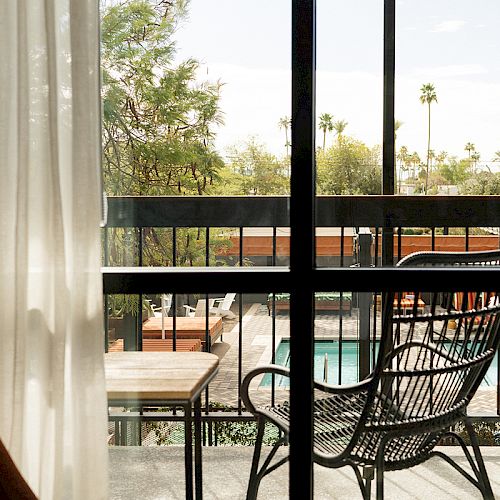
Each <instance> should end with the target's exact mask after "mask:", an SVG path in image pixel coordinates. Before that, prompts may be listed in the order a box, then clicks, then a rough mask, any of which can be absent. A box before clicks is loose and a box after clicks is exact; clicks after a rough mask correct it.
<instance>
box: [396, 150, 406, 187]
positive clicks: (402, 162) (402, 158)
mask: <svg viewBox="0 0 500 500" xmlns="http://www.w3.org/2000/svg"><path fill="white" fill-rule="evenodd" d="M396 159H397V160H398V161H399V183H398V193H401V183H402V180H403V172H407V171H408V163H407V162H408V148H407V147H406V146H401V147H400V148H399V153H398V154H397V156H396Z"/></svg>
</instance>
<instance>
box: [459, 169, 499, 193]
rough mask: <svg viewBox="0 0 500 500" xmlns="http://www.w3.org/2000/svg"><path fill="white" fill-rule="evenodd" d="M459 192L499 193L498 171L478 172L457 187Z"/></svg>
mask: <svg viewBox="0 0 500 500" xmlns="http://www.w3.org/2000/svg"><path fill="white" fill-rule="evenodd" d="M459 190H460V193H461V194H475V195H500V173H492V172H478V173H476V174H475V175H473V176H471V177H469V178H468V179H467V180H465V182H463V183H462V184H461V185H460V187H459Z"/></svg>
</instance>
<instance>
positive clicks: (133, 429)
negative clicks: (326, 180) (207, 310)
mask: <svg viewBox="0 0 500 500" xmlns="http://www.w3.org/2000/svg"><path fill="white" fill-rule="evenodd" d="M463 201H464V199H463V197H432V198H425V199H424V198H422V197H392V198H391V197H375V196H373V197H321V198H318V200H317V228H318V229H317V250H318V251H317V266H318V267H325V268H331V271H332V273H333V272H335V273H336V275H337V276H338V280H336V281H335V285H332V283H329V284H328V285H327V287H326V288H325V289H324V290H335V291H337V292H338V293H340V292H342V294H343V295H341V297H342V298H340V301H341V302H340V305H339V307H337V308H336V310H333V311H332V310H330V311H328V310H327V311H321V305H320V306H319V307H318V302H317V309H318V310H317V312H316V320H315V338H316V339H317V340H322V341H329V342H330V343H332V341H333V342H334V343H336V346H337V349H336V350H335V351H334V354H333V355H332V354H331V353H330V356H329V357H328V364H329V368H328V367H327V368H328V369H327V370H326V371H325V363H327V361H326V359H325V358H322V359H319V363H320V366H319V368H318V373H319V377H320V378H321V377H323V380H324V379H325V378H328V377H330V378H329V379H328V381H329V382H333V383H349V382H353V381H355V380H356V379H361V378H363V377H364V376H366V375H367V374H368V373H369V371H370V369H371V367H372V366H373V362H374V359H375V352H376V344H377V340H378V338H379V335H380V331H381V325H380V303H379V301H378V300H377V294H376V292H377V291H378V290H377V288H379V290H381V289H382V288H383V286H385V287H386V288H387V287H390V286H393V287H394V288H395V289H404V286H405V281H404V280H405V278H402V279H401V280H402V281H400V282H397V281H394V276H395V275H391V274H390V269H389V270H388V269H386V268H382V267H381V264H382V261H383V260H384V259H386V261H387V258H388V257H387V254H388V253H389V258H391V259H392V260H393V262H397V261H398V260H399V259H400V258H402V257H403V256H405V255H407V254H408V253H411V252H413V251H416V250H426V249H427V250H438V249H439V250H450V251H458V250H485V249H493V248H498V235H497V234H494V233H493V232H492V231H491V230H488V231H487V230H482V231H481V230H478V229H476V228H483V227H487V228H492V227H499V226H500V210H499V205H500V200H497V199H496V198H494V197H470V198H467V204H464V203H463ZM257 207H259V208H258V209H257ZM287 207H288V199H287V198H285V197H264V198H258V197H246V198H245V197H241V198H237V197H235V198H217V199H215V198H209V197H182V198H170V197H152V198H147V197H141V198H111V199H110V200H109V220H108V228H107V229H106V230H105V232H108V233H109V232H110V231H111V228H117V227H119V228H127V231H128V240H127V241H128V243H127V244H128V245H129V248H128V255H129V257H128V258H129V263H131V264H132V267H117V268H114V267H109V266H105V268H104V289H105V292H106V293H107V294H117V293H128V294H136V295H139V296H141V297H142V298H143V299H144V298H145V297H147V298H149V299H150V300H156V301H158V298H159V296H158V294H161V293H167V292H172V290H169V288H168V282H169V281H168V279H169V276H171V274H172V273H174V274H176V275H177V274H180V275H183V276H184V279H183V285H182V287H181V288H182V289H181V288H178V289H177V292H178V295H177V300H179V299H180V298H181V297H182V298H186V297H187V298H188V300H197V298H200V297H205V298H210V297H212V296H214V293H215V292H217V293H216V295H219V296H220V295H221V293H223V292H227V291H230V290H219V289H218V288H217V285H216V283H217V279H218V276H221V275H222V274H225V275H228V274H229V276H230V275H231V274H232V271H239V272H241V269H240V265H241V264H242V263H245V266H246V268H245V269H244V271H245V273H248V282H246V283H245V284H239V283H235V285H234V289H233V290H234V291H236V292H240V291H241V292H242V293H238V295H237V300H236V302H235V303H234V304H233V306H232V311H233V312H234V313H235V315H236V319H233V320H223V321H222V323H223V334H222V338H221V339H220V340H218V341H216V342H215V343H213V344H212V345H210V343H209V342H208V343H207V342H204V343H203V349H204V350H211V352H213V353H215V354H217V355H218V356H219V358H220V372H219V374H218V376H217V377H216V378H215V379H214V380H213V381H212V382H211V384H210V386H209V390H208V391H207V393H206V395H205V396H204V397H203V398H202V401H203V426H204V444H205V447H204V490H205V494H206V496H207V498H211V497H210V495H214V492H218V495H220V492H221V491H224V495H227V496H213V498H243V497H244V491H245V488H246V482H247V480H248V475H247V472H248V471H249V468H250V463H251V453H252V448H251V446H238V447H227V446H216V445H221V444H228V441H227V440H225V433H226V435H227V433H228V430H227V429H228V428H227V427H224V426H225V425H226V426H227V425H228V424H229V425H231V424H234V425H250V424H251V421H252V417H251V415H250V414H249V413H248V412H246V411H245V408H244V407H243V406H242V402H241V397H240V392H239V387H240V384H241V380H242V377H243V376H244V375H245V373H246V372H247V371H248V370H250V369H252V368H254V367H255V366H258V365H262V364H267V363H269V362H277V363H283V359H282V357H281V358H280V356H282V354H280V346H281V347H283V346H286V341H287V338H289V336H290V333H289V330H290V328H289V318H288V314H287V311H286V310H280V309H279V308H278V307H277V303H278V296H277V295H276V294H277V293H279V292H284V291H287V288H288V286H289V283H288V281H287V268H286V267H283V265H285V264H287V263H288V262H287V261H288V258H289V253H288V249H289V242H288V229H286V228H287V226H288V225H289V221H288V210H287ZM387 214H389V215H388V216H387ZM465 222H466V225H464V224H465ZM150 228H159V230H161V231H167V232H169V234H170V238H172V239H173V240H174V241H176V237H179V235H180V234H182V231H183V230H185V228H195V229H198V234H199V236H200V239H201V240H202V241H201V247H202V248H203V249H204V252H205V254H204V255H202V257H201V260H202V261H204V262H206V263H207V264H211V265H210V266H206V267H199V266H198V267H195V268H193V267H189V266H186V265H184V266H180V265H179V263H178V259H179V255H178V250H177V246H178V243H177V244H175V245H173V246H172V247H170V252H171V254H170V255H164V259H165V261H170V262H171V263H175V264H177V265H176V266H175V268H174V267H172V266H170V267H168V268H158V267H146V266H144V255H145V254H146V248H145V245H146V244H147V242H146V240H145V238H144V235H145V234H146V233H147V232H148V231H149V229H150ZM199 228H201V230H199ZM221 228H225V229H224V231H225V233H224V234H225V235H226V236H225V237H226V238H227V239H228V240H229V242H230V243H229V245H228V246H226V247H224V249H223V250H222V251H220V250H217V247H215V246H214V245H213V244H212V242H211V236H213V235H214V234H218V233H220V232H221V231H222V229H221ZM409 228H412V229H413V231H409ZM415 228H419V232H420V233H421V234H419V235H414V234H413V235H412V234H410V233H411V232H413V233H415V232H416V231H415ZM207 235H208V238H207ZM104 241H105V244H106V245H109V243H110V241H109V234H107V235H105V237H104ZM388 248H389V250H388ZM130 249H132V251H130ZM391 251H392V255H391V254H390V252H391ZM214 257H215V260H217V261H218V263H219V264H223V265H222V266H221V267H213V258H214ZM105 258H106V259H109V252H105ZM211 258H212V260H211ZM108 263H109V260H108V261H106V262H105V264H108ZM140 264H142V266H141V265H140ZM373 271H375V272H380V273H384V276H386V277H388V279H391V278H392V279H393V282H392V283H391V282H390V281H389V282H388V283H385V285H382V282H381V281H379V280H377V281H376V282H375V281H373V279H374V278H373V276H374V274H373ZM387 271H389V273H387ZM360 273H368V274H361V276H362V277H359V278H358V276H360ZM370 273H371V274H370ZM466 273H467V272H464V276H465V275H466ZM131 276H133V277H134V279H129V278H130V277H131ZM273 276H274V277H276V279H277V280H281V281H280V284H279V285H278V287H279V288H277V289H276V285H275V281H273ZM367 278H369V279H370V280H372V281H368V282H367V281H366V279H367ZM452 278H453V277H452ZM453 279H454V280H455V281H453ZM453 279H452V280H451V281H450V282H449V283H445V284H443V285H441V287H442V291H443V292H447V291H450V290H456V289H459V286H460V280H458V283H457V281H456V275H455V277H454V278H453ZM484 279H485V280H486V282H485V287H486V289H487V287H488V285H491V283H487V280H488V278H487V276H486V275H484ZM407 282H408V281H407ZM407 282H406V283H407ZM435 286H437V285H435ZM349 287H350V288H349ZM242 288H243V289H242ZM200 291H201V294H200V293H198V294H197V295H196V296H193V295H192V294H193V293H197V292H200ZM273 292H274V293H275V295H273ZM348 298H349V301H352V303H350V304H349V307H348V308H346V307H344V305H343V304H346V303H348ZM342 301H343V302H342ZM139 303H140V302H137V304H139ZM193 305H194V304H193ZM174 311H176V308H175V307H173V308H172V309H171V311H170V315H172V314H173V313H174ZM142 314H143V313H142V308H141V311H140V313H139V314H138V315H137V316H138V318H139V319H138V320H137V321H136V323H135V328H134V331H133V333H132V334H131V335H130V336H129V338H128V339H127V341H126V343H127V344H128V345H127V349H131V350H135V349H141V348H142V344H143V338H142V333H143V321H142V320H143V319H145V318H143V317H142ZM177 314H179V309H177ZM108 321H109V318H108ZM168 335H170V337H169V338H171V339H172V340H174V338H176V335H177V332H176V331H175V328H174V329H173V331H171V332H170V333H169V334H168ZM168 335H167V337H168ZM201 338H202V339H204V338H206V339H208V338H209V336H208V334H207V331H206V330H205V331H204V332H203V334H202V336H201ZM111 344H112V340H111V339H110V338H108V346H107V347H109V345H111ZM285 357H286V355H285ZM317 362H318V361H317ZM349 364H351V365H354V368H352V366H351V369H350V372H349V368H348V367H347V365H349ZM499 373H500V372H499V368H498V362H497V366H496V367H494V368H493V369H491V371H490V372H489V374H488V377H489V379H488V381H487V383H485V384H483V385H482V386H481V388H480V389H479V390H478V393H477V395H476V397H475V399H474V400H473V401H472V403H471V405H470V406H469V413H470V414H471V415H473V416H474V417H475V419H476V420H477V421H478V422H480V421H484V422H486V423H487V424H488V425H489V426H490V427H491V428H495V426H496V425H498V414H499V383H498V381H499ZM350 377H351V378H352V377H354V380H351V379H350ZM254 391H255V393H257V394H259V396H261V397H262V400H263V401H264V400H267V402H270V403H271V404H275V403H277V402H280V401H281V402H282V401H284V400H287V399H288V398H289V390H288V388H287V387H286V386H283V385H282V384H280V383H279V381H277V380H273V381H271V380H269V381H267V383H266V381H264V380H262V381H261V383H260V384H259V386H256V387H254ZM181 417H182V415H179V414H174V412H172V411H162V413H158V412H157V411H154V409H151V411H145V412H144V413H143V414H142V415H141V416H139V415H138V414H137V413H133V412H127V413H123V412H122V413H114V414H113V415H112V417H111V420H112V422H113V423H114V427H111V430H110V432H112V436H113V438H112V439H114V442H115V444H132V445H137V444H144V445H154V444H157V443H158V440H157V439H156V437H157V436H158V427H156V430H155V431H154V432H152V431H151V429H153V427H152V423H153V422H157V423H158V422H159V423H160V428H162V429H163V431H164V432H165V433H166V434H168V435H169V436H173V437H171V438H167V439H165V440H164V441H163V443H168V444H181V443H182V437H181V438H178V437H177V438H176V437H175V436H176V435H177V436H178V435H179V430H180V429H181V428H182V424H181V423H179V422H178V421H179V420H181ZM137 418H139V419H140V420H141V421H142V423H141V426H140V427H138V426H137V424H136V423H134V420H136V419H137ZM162 426H163V427H162ZM175 429H177V431H176V430H175ZM224 429H225V430H224ZM229 432H231V431H229ZM166 434H165V435H166ZM226 437H227V436H226ZM155 439H156V441H155ZM236 441H237V440H236ZM250 441H251V440H250ZM233 444H235V443H233ZM236 444H237V443H236ZM239 444H242V443H239ZM243 444H247V445H248V444H250V445H251V442H248V441H247V442H244V443H243ZM448 449H450V448H449V447H448ZM484 450H485V451H484V453H485V456H486V457H487V458H486V460H487V465H488V467H489V469H490V477H491V478H492V480H493V481H495V478H496V476H498V474H497V472H498V471H497V470H496V467H497V464H498V457H499V455H500V452H499V451H498V450H497V448H496V447H485V448H484ZM452 453H455V454H456V455H457V456H460V450H459V449H458V448H454V449H453V452H452ZM167 457H168V458H167ZM164 461H166V462H165V463H168V465H165V467H163V466H162V465H161V464H162V463H163V462H164ZM150 464H155V465H154V469H155V471H158V472H159V474H158V475H157V479H155V474H153V473H152V472H151V469H150ZM447 467H448V466H447V465H446V464H445V463H441V462H439V463H438V462H437V461H435V462H429V463H426V464H424V465H421V466H419V467H417V468H414V469H411V470H409V471H404V472H399V473H398V474H402V476H400V477H401V478H402V479H400V478H399V477H398V476H397V474H396V473H395V474H393V475H389V483H388V484H389V485H390V486H389V490H388V494H389V497H392V496H393V497H395V498H396V497H397V498H400V497H404V495H409V496H411V492H410V490H408V491H404V490H400V489H398V488H401V485H412V490H411V491H419V492H422V496H421V498H428V497H429V496H430V495H434V496H436V497H438V496H439V498H447V497H445V496H443V495H444V492H446V494H449V497H450V498H461V497H464V498H465V497H466V498H473V497H474V495H477V492H476V491H473V490H474V488H473V487H470V485H468V484H467V483H466V482H463V481H462V478H461V477H460V475H458V474H455V473H454V472H453V471H452V470H451V469H447ZM111 470H112V477H111V485H112V491H113V492H114V498H134V495H135V493H134V492H135V491H139V490H138V488H139V489H140V490H141V491H143V489H142V487H141V486H140V485H142V484H144V482H147V485H148V487H150V490H151V498H154V497H155V496H154V495H155V494H157V493H158V492H160V491H170V492H171V495H172V496H167V497H168V498H177V497H176V496H175V495H178V497H179V498H182V497H183V494H184V493H183V486H182V485H183V473H182V470H183V455H182V448H179V447H176V446H169V447H153V448H150V447H140V448H137V447H135V446H128V447H126V448H125V447H119V446H116V447H113V448H112V449H111ZM243 471H244V472H243ZM430 471H432V473H433V474H434V472H435V473H436V476H435V481H434V480H431V481H427V479H428V477H429V474H430ZM391 476H392V477H394V479H392V478H391ZM432 477H434V476H432ZM124 478H127V479H126V480H124ZM423 478H426V479H425V480H424V479H423ZM438 478H441V479H438ZM442 478H445V480H443V479H442ZM156 481H158V482H156ZM266 481H267V482H264V483H263V490H262V498H280V497H284V496H286V491H287V485H288V475H287V470H286V468H283V469H280V470H278V471H275V472H274V473H273V474H271V475H270V476H269V477H268V478H267V479H266ZM331 484H335V485H339V488H340V485H341V486H342V491H345V492H346V493H345V498H353V497H354V498H355V497H357V495H358V490H357V485H356V483H355V478H354V475H352V477H351V475H350V471H343V470H342V471H340V472H339V471H327V470H321V471H319V470H318V473H317V475H316V485H317V486H316V488H317V491H316V493H317V495H318V497H319V498H321V495H320V492H321V491H324V495H325V497H328V487H329V485H331ZM174 485H177V486H175V487H174ZM496 486H497V488H498V484H497V485H496ZM223 487H224V488H225V489H224V490H222V488H223ZM336 487H337V486H336ZM494 487H495V485H494ZM169 488H170V489H169ZM322 488H325V489H324V490H322ZM344 488H345V490H344ZM391 488H393V489H392V490H391ZM413 488H414V489H413ZM226 491H227V494H226ZM155 492H156V493H155ZM424 492H425V495H424Z"/></svg>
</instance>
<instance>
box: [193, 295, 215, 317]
mask: <svg viewBox="0 0 500 500" xmlns="http://www.w3.org/2000/svg"><path fill="white" fill-rule="evenodd" d="M213 305H214V299H208V309H209V310H210V308H211V307H212V306H213ZM206 315H207V306H206V300H205V299H199V300H198V302H196V309H195V310H194V316H195V318H201V317H205V316H206Z"/></svg>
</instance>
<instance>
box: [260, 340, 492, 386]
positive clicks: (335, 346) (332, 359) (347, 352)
mask: <svg viewBox="0 0 500 500" xmlns="http://www.w3.org/2000/svg"><path fill="white" fill-rule="evenodd" d="M375 349H376V351H378V342H377V344H376V348H375ZM325 354H326V355H327V356H328V383H329V384H338V383H339V342H338V341H335V340H317V341H315V343H314V378H315V379H316V380H320V381H323V378H324V377H323V373H324V366H325ZM275 363H276V364H277V365H282V366H287V367H289V366H290V341H289V340H288V339H283V340H282V341H281V342H280V344H279V345H278V348H277V349H276V361H275ZM497 365H498V354H497V355H496V356H495V358H494V359H493V362H492V363H491V365H490V367H489V369H488V372H487V373H486V377H485V379H484V380H483V382H482V385H483V386H490V385H495V383H496V379H497ZM275 379H276V381H275V384H276V387H288V385H289V383H290V381H289V379H288V377H282V376H277V377H276V378H275ZM357 381H358V342H356V341H353V340H344V341H343V342H342V380H341V381H340V383H341V384H353V383H355V382H357ZM271 384H272V379H271V375H269V374H268V375H265V376H264V377H263V379H262V382H261V383H260V386H261V387H270V386H271Z"/></svg>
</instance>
